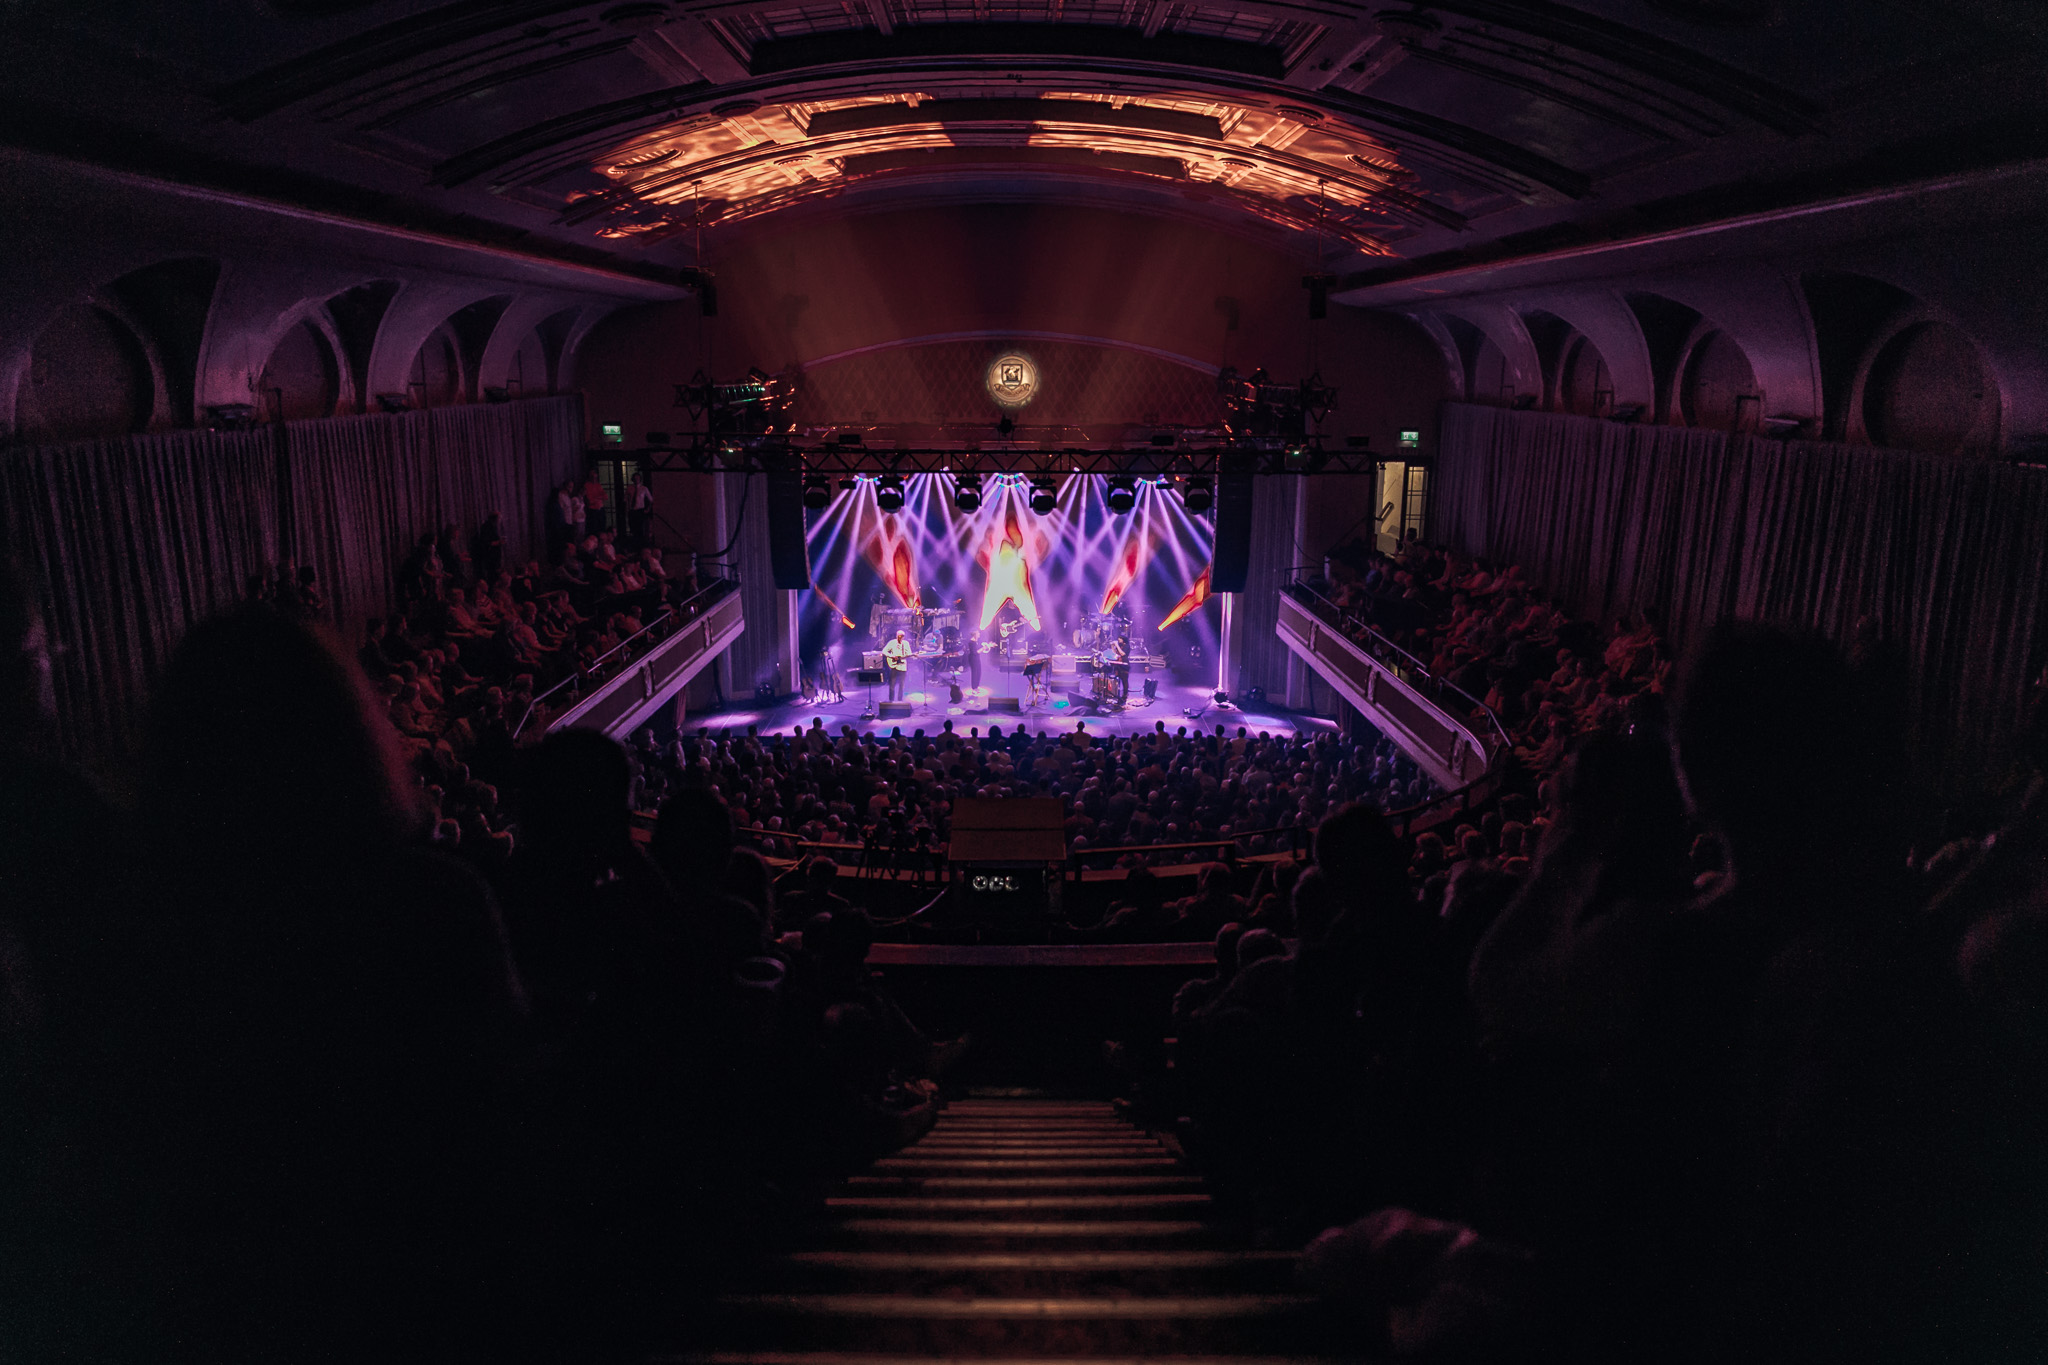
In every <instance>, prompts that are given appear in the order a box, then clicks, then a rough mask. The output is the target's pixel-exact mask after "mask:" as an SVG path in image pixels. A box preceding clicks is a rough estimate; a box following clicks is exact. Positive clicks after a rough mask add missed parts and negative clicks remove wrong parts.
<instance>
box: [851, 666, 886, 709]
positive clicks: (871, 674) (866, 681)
mask: <svg viewBox="0 0 2048 1365" xmlns="http://www.w3.org/2000/svg"><path fill="white" fill-rule="evenodd" d="M853 680H854V682H856V683H859V684H861V685H863V686H865V687H866V688H867V690H868V704H867V705H866V706H864V707H862V708H861V713H860V718H861V719H862V720H873V719H874V718H875V688H876V687H878V686H880V685H881V682H882V670H881V669H879V668H856V669H855V670H854V671H853Z"/></svg>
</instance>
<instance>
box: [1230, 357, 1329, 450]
mask: <svg viewBox="0 0 2048 1365" xmlns="http://www.w3.org/2000/svg"><path fill="white" fill-rule="evenodd" d="M1216 393H1217V396H1218V397H1220V398H1221V399H1222V400H1223V410H1224V418H1223V429H1224V431H1225V432H1226V433H1228V434H1229V436H1230V437H1231V438H1232V439H1233V440H1243V439H1245V438H1247V437H1249V438H1253V439H1257V438H1259V437H1279V438H1280V439H1282V440H1288V441H1305V440H1307V438H1308V428H1309V424H1310V423H1311V422H1313V423H1316V424H1317V425H1320V424H1321V423H1322V420H1323V418H1324V417H1326V416H1328V415H1329V411H1330V409H1331V408H1334V407H1336V406H1337V391H1336V390H1335V389H1333V388H1331V387H1330V386H1329V385H1328V384H1325V383H1324V382H1323V377H1322V375H1321V374H1312V375H1310V376H1309V377H1308V378H1306V379H1304V380H1302V381H1301V382H1300V383H1298V384H1275V383H1273V382H1272V380H1271V378H1270V377H1269V376H1268V375H1267V374H1266V371H1265V370H1264V369H1257V370H1253V371H1252V372H1251V374H1249V375H1240V374H1238V372H1237V370H1236V368H1235V367H1232V368H1227V369H1225V370H1224V371H1223V372H1222V373H1221V374H1219V375H1217V376H1216Z"/></svg>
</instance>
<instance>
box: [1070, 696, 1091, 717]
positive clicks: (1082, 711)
mask: <svg viewBox="0 0 2048 1365" xmlns="http://www.w3.org/2000/svg"><path fill="white" fill-rule="evenodd" d="M1067 709H1068V710H1069V711H1071V712H1072V713H1073V714H1074V715H1077V716H1080V715H1094V714H1095V698H1093V697H1091V696H1089V695H1088V694H1087V693H1086V692H1069V693H1067Z"/></svg>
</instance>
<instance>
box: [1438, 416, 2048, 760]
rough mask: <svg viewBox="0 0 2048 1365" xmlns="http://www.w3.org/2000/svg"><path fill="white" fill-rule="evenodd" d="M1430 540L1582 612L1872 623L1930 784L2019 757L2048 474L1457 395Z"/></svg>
mask: <svg viewBox="0 0 2048 1365" xmlns="http://www.w3.org/2000/svg"><path fill="white" fill-rule="evenodd" d="M1440 450H1441V454H1440V456H1439V459H1438V464H1437V472H1436V480H1435V488H1434V496H1433V498H1432V502H1433V506H1432V509H1431V521H1432V526H1433V528H1434V532H1435V534H1436V536H1437V538H1439V539H1441V540H1443V541H1444V542H1446V543H1448V544H1451V545H1454V546H1458V547H1460V548H1462V549H1465V550H1468V551H1470V552H1472V553H1474V554H1477V555H1481V556H1484V557H1487V558H1491V559H1495V560H1498V561H1501V562H1504V563H1515V564H1520V565H1522V566H1524V567H1525V568H1526V569H1527V570H1528V571H1529V572H1530V573H1531V575H1532V576H1533V577H1534V578H1535V579H1536V580H1537V581H1538V582H1541V583H1543V584H1545V585H1546V586H1548V587H1549V588H1550V589H1551V590H1552V591H1553V592H1555V593H1556V594H1557V595H1558V596H1559V597H1560V598H1561V599H1562V601H1563V602H1564V603H1566V604H1567V605H1568V606H1569V607H1570V608H1571V609H1572V610H1574V611H1575V612H1577V613H1578V614H1580V615H1584V616H1588V617H1593V618H1596V619H1600V620H1602V621H1603V622H1604V621H1606V620H1611V619H1613V618H1615V617H1618V616H1622V615H1625V614H1628V613H1630V612H1632V611H1636V610H1639V609H1642V608H1649V609H1652V610H1655V611H1657V612H1660V613H1661V614H1662V616H1663V619H1664V621H1665V624H1666V629H1667V631H1668V633H1669V634H1670V636H1671V637H1672V639H1673V640H1674V642H1676V643H1677V644H1679V645H1681V646H1682V645H1683V644H1684V643H1685V642H1687V641H1689V640H1694V639H1697V638H1698V637H1699V636H1700V635H1701V634H1702V633H1703V632H1704V631H1705V630H1706V629H1707V628H1708V627H1709V626H1711V625H1712V624H1714V623H1715V622H1716V621H1719V620H1722V619H1724V618H1737V619H1745V620H1758V621H1768V622H1773V623H1777V624H1782V625H1788V626H1795V627H1810V628H1813V629H1817V630H1819V631H1821V632H1823V633H1825V634H1827V635H1829V636H1830V637H1832V638H1834V639H1836V640H1841V641H1847V640H1848V639H1849V637H1850V635H1851V633H1852V632H1853V631H1854V629H1855V626H1856V623H1857V622H1858V621H1859V620H1860V619H1861V618H1863V617H1866V616H1871V617H1875V618H1877V620H1878V621H1879V622H1880V623H1881V625H1882V628H1883V633H1884V637H1885V639H1886V642H1887V644H1888V645H1889V646H1890V647H1891V648H1893V649H1895V650H1897V651H1899V653H1900V654H1901V655H1902V656H1903V659H1904V661H1905V662H1906V664H1907V666H1908V669H1909V671H1910V674H1911V677H1912V681H1913V723H1914V727H1915V729H1916V731H1917V733H1918V738H1919V740H1920V748H1921V751H1922V755H1923V761H1924V762H1925V764H1926V776H1927V778H1928V780H1929V781H1932V782H1935V783H1937V784H1939V785H1940V786H1942V787H1943V788H1945V789H1946V791H1947V794H1951V795H1954V794H1960V793H1963V792H1966V791H1968V790H1969V788H1970V787H1971V786H1972V785H1974V784H1978V783H1982V782H1985V781H1988V780H1993V779H1995V778H1996V777H1997V776H1998V775H1999V774H2000V773H2002V772H2003V771H2004V770H2005V768H2006V765H2007V761H2008V756H2009V752H2010V746H2011V743H2012V740H2013V737H2014V735H2015V733H2016V730H2017V728H2018V725H2019V723H2020V721H2021V717H2022V713H2023V708H2024V705H2025V699H2026V693H2027V687H2028V683H2029V680H2030V679H2031V678H2032V676H2033V675H2034V673H2035V672H2036V671H2037V670H2038V669H2039V667H2040V663H2041V651H2042V647H2043V644H2044V643H2048V631H2044V622H2043V611H2044V606H2048V602H2044V594H2043V558H2044V546H2048V471H2043V470H2040V469H2034V468H2024V467H2019V466H2012V465H2003V464H1993V463H1988V462H1983V461H1960V460H1950V459H1944V458H1941V457H1938V456H1931V455H1919V454H1913V453H1910V452H1904V451H1893V450H1878V449H1872V448H1869V447H1862V446H1846V445H1838V444H1827V443H1820V442H1810V441H1772V440H1765V439H1761V438H1756V437H1748V436H1730V435H1728V434H1726V433H1721V432H1705V431H1694V430H1687V429H1682V428H1674V427H1652V426H1623V425H1619V424H1616V423H1613V422H1606V421H1598V420H1594V419H1589V418H1578V417H1566V416H1560V415H1555V414H1549V413H1520V412H1512V411H1508V410H1505V409H1501V408H1491V407H1483V406H1477V405H1471V404H1460V403H1453V404H1447V405H1445V408H1444V411H1443V421H1442V433H1441V440H1440Z"/></svg>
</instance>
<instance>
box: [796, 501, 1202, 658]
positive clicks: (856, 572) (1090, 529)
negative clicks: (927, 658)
mask: <svg viewBox="0 0 2048 1365" xmlns="http://www.w3.org/2000/svg"><path fill="white" fill-rule="evenodd" d="M952 484H953V481H952V479H951V478H950V477H948V476H946V475H943V474H936V475H913V476H911V477H909V478H906V479H905V480H904V489H903V494H904V498H903V510H902V511H900V512H897V513H895V514H893V515H890V514H885V513H884V512H882V511H881V509H880V508H879V507H877V506H876V504H875V489H874V484H873V482H872V481H871V480H869V479H866V478H863V479H861V480H859V481H858V482H856V484H855V486H854V488H853V490H852V491H851V492H848V493H842V494H840V495H839V496H838V497H836V498H834V499H833V501H832V504H831V506H829V507H827V508H826V509H825V510H823V511H822V512H813V513H811V514H810V522H809V530H808V538H809V548H810V556H811V565H812V569H813V574H814V583H815V586H816V589H817V591H815V592H812V593H807V594H805V596H804V598H803V602H802V608H801V611H802V621H801V628H802V631H803V643H802V648H803V651H804V657H805V659H806V660H814V659H815V658H816V657H817V654H818V652H819V651H820V650H830V651H832V652H833V653H834V655H835V656H836V657H839V658H841V659H845V658H847V657H851V658H852V659H854V660H855V661H856V662H857V660H858V658H859V655H860V653H861V651H863V650H869V649H876V648H879V647H880V646H879V644H878V643H877V642H876V640H875V638H874V637H873V634H872V629H873V628H874V627H875V626H876V625H877V624H878V622H879V620H880V617H879V615H878V614H877V611H876V609H877V608H886V607H897V606H910V605H916V604H920V603H921V604H922V605H923V606H924V607H925V608H927V609H929V610H934V611H937V610H947V611H958V612H959V613H960V616H959V618H958V619H959V622H960V632H961V634H962V635H963V636H967V637H972V636H974V635H975V634H976V632H977V631H978V630H986V631H987V633H988V637H989V638H991V639H993V638H994V637H995V631H994V629H993V625H994V622H995V619H996V617H997V615H998V614H999V613H1001V612H1002V609H1003V606H1004V604H1005V603H1014V604H1015V605H1016V607H1017V610H1018V612H1019V613H1020V614H1021V615H1022V616H1023V618H1024V620H1025V623H1026V625H1027V627H1028V629H1029V631H1030V633H1031V634H1033V635H1034V636H1037V637H1038V639H1037V640H1036V641H1035V642H1034V645H1033V648H1034V650H1035V651H1051V652H1055V653H1074V654H1080V655H1086V654H1089V653H1091V652H1093V650H1094V649H1096V648H1099V647H1100V646H1099V645H1098V644H1097V643H1096V642H1094V641H1093V640H1092V639H1091V638H1089V626H1090V621H1089V618H1090V617H1092V616H1094V615H1095V614H1096V613H1099V612H1114V613H1116V615H1117V616H1118V617H1119V618H1122V620H1124V621H1125V622H1127V623H1128V629H1129V631H1130V633H1131V635H1132V636H1133V637H1134V639H1136V640H1137V641H1138V642H1140V646H1141V648H1148V647H1149V651H1150V652H1151V653H1152V654H1154V655H1155V656H1156V655H1164V656H1165V658H1166V659H1167V660H1168V662H1169V663H1170V664H1171V665H1172V666H1173V667H1175V668H1181V667H1189V668H1193V669H1194V670H1195V673H1196V674H1199V673H1201V672H1202V671H1203V670H1205V669H1206V670H1209V672H1210V673H1211V674H1213V667H1214V658H1215V655H1214V650H1215V646H1216V639H1217V624H1218V616H1217V609H1216V607H1214V606H1208V607H1206V608H1205V606H1204V604H1205V603H1207V602H1208V601H1209V597H1210V593H1209V590H1208V582H1209V580H1208V574H1207V571H1206V566H1207V565H1208V562H1209V555H1210V550H1211V547H1212V546H1213V544H1214V541H1215V531H1214V527H1213V525H1212V524H1211V522H1210V521H1209V519H1208V518H1207V517H1198V516H1191V515H1189V513H1188V511H1187V509H1186V508H1185V507H1184V506H1183V505H1182V503H1181V499H1180V495H1179V494H1178V493H1177V492H1175V491H1174V490H1173V489H1171V488H1167V487H1161V486H1160V485H1158V484H1156V483H1152V482H1150V481H1146V482H1141V483H1140V485H1139V487H1138V503H1137V506H1136V508H1135V509H1133V510H1132V511H1131V512H1130V513H1128V514H1126V515H1124V516H1116V515H1114V514H1112V513H1111V512H1110V511H1109V508H1108V506H1107V504H1106V503H1105V502H1104V500H1103V480H1102V479H1101V478H1100V477H1099V476H1096V475H1078V474H1075V475H1068V476H1066V477H1064V478H1062V479H1061V480H1060V484H1059V489H1058V498H1057V501H1056V503H1055V505H1054V509H1053V511H1052V512H1051V513H1049V514H1046V515H1040V514H1038V513H1035V512H1033V511H1031V510H1030V506H1029V502H1030V496H1031V490H1030V487H1029V484H1028V481H1027V480H1026V479H1024V478H1022V477H1021V476H1018V475H996V476H990V477H986V478H984V480H983V485H982V488H983V502H982V505H981V506H980V507H979V508H978V509H977V510H975V511H973V512H962V511H960V510H958V509H957V508H955V507H954V506H953V501H952ZM1190 583H1193V584H1194V585H1195V586H1194V587H1193V588H1192V589H1191V588H1190V587H1189V584H1190ZM842 605H843V610H842ZM1169 621H1171V622H1172V623H1173V624H1174V629H1173V631H1172V633H1171V635H1170V636H1166V637H1162V636H1161V635H1160V634H1159V632H1160V631H1161V629H1163V628H1164V627H1165V626H1166V625H1167V624H1168V623H1169ZM848 622H851V625H850V626H849V625H848ZM937 630H938V627H937V626H936V625H928V626H927V639H926V642H925V646H926V648H927V649H936V648H937V647H938V641H937V640H936V639H934V638H933V637H934V636H935V635H936V633H937ZM970 643H971V639H970ZM990 667H991V668H993V662H992V661H991V662H990ZM1191 676H1193V675H1191ZM998 681H999V679H998V678H997V677H994V676H985V677H984V678H983V682H984V683H985V684H994V683H996V682H998Z"/></svg>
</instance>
